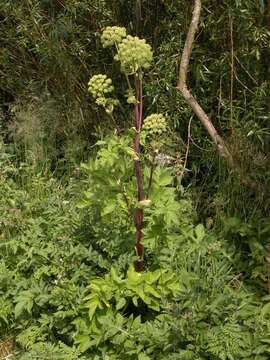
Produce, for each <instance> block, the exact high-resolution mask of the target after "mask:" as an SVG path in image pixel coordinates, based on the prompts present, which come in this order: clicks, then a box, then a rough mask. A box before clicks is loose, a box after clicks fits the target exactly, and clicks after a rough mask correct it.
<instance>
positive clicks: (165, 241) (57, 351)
mask: <svg viewBox="0 0 270 360" xmlns="http://www.w3.org/2000/svg"><path fill="white" fill-rule="evenodd" d="M113 144H114V145H115V144H116V142H114V140H113V139H112V140H111V142H109V143H108V144H102V149H101V150H100V152H99V154H98V156H97V158H96V160H95V161H94V160H93V161H92V162H90V164H88V165H85V166H84V168H85V170H86V172H87V176H88V177H87V179H85V178H84V180H83V179H82V178H81V177H79V178H70V179H69V182H68V184H66V183H65V184H64V183H61V182H60V181H59V180H57V179H55V178H54V177H53V176H48V175H43V174H40V173H36V172H35V171H34V169H33V168H32V167H31V166H27V165H23V164H22V165H20V167H19V168H17V167H15V166H14V165H13V164H12V161H11V159H10V158H9V155H8V154H6V153H5V152H4V151H2V153H1V157H0V195H1V196H0V213H1V220H0V335H1V338H2V339H5V338H6V337H8V336H11V337H14V338H15V341H16V354H15V355H14V357H13V358H14V359H27V360H30V359H39V360H42V359H44V360H45V359H55V360H61V359H63V360H68V359H70V360H75V359H96V360H98V359H112V360H113V359H130V360H132V359H140V360H144V359H145V360H146V359H157V360H158V359H165V358H166V359H186V360H188V359H194V360H197V359H203V360H207V359H212V360H219V359H220V360H226V359H235V360H238V359H245V360H248V359H255V360H264V359H265V360H266V359H269V357H270V321H269V320H270V319H269V317H270V306H269V302H267V301H269V298H267V297H265V298H263V299H262V298H259V297H258V296H256V294H254V293H253V291H251V290H250V288H249V287H247V286H246V285H245V282H244V280H243V279H242V278H241V276H240V274H239V273H238V272H237V271H236V268H235V266H234V262H235V261H234V259H235V257H234V255H235V254H234V253H233V252H232V251H231V250H230V247H228V243H227V242H224V241H223V240H222V238H219V237H218V236H217V235H215V234H214V233H209V232H207V231H206V230H205V229H204V227H203V226H202V225H200V224H199V225H195V224H194V221H193V217H192V206H191V203H190V201H189V200H188V197H186V196H185V194H184V193H183V192H182V193H181V194H177V193H176V191H175V189H174V188H173V187H172V186H171V184H172V180H173V178H172V176H171V172H170V169H167V168H162V167H161V168H158V169H157V171H156V173H155V177H154V181H153V188H152V190H151V194H150V195H151V199H152V204H151V205H150V206H149V207H147V208H146V209H145V213H146V218H145V228H144V245H145V248H146V254H145V258H146V269H145V271H144V272H143V273H137V272H135V271H134V269H133V265H132V263H133V260H134V259H133V256H132V253H133V244H132V239H133V233H134V228H133V224H132V219H130V216H129V214H128V212H127V211H126V209H125V205H124V203H123V199H122V197H121V192H120V191H119V178H118V179H116V178H115V176H116V174H117V176H119V177H120V179H121V182H122V185H123V186H124V187H125V189H130V192H132V191H133V190H132V189H133V188H134V179H132V178H130V177H129V176H126V171H127V170H126V168H125V169H124V168H123V161H119V158H120V159H121V156H122V157H123V158H125V162H124V163H125V164H126V165H127V167H128V166H132V159H131V160H130V161H129V157H128V156H129V155H128V154H127V153H125V152H124V151H122V150H123V146H124V145H123V144H122V147H121V149H122V150H121V151H120V150H119V149H120V148H117V151H118V150H119V153H118V156H116V157H115V159H114V158H113V154H115V152H112V151H110V148H109V147H110V146H111V147H112V146H113ZM115 146H116V145H115ZM117 164H118V165H117ZM117 166H119V168H117ZM110 167H111V168H110ZM105 169H107V172H105ZM112 169H114V171H112ZM121 171H122V172H121ZM145 176H146V177H147V173H146V174H145ZM87 186H88V187H89V189H87ZM83 190H85V192H84V200H83V201H79V200H80V199H82V198H83V195H82V192H83ZM128 196H129V192H128V190H127V198H128ZM115 199H118V200H117V201H118V202H115ZM176 199H177V200H176Z"/></svg>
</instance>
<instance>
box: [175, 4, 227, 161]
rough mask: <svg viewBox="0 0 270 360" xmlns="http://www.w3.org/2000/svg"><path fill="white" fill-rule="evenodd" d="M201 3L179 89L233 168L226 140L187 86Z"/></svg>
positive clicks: (187, 45)
mask: <svg viewBox="0 0 270 360" xmlns="http://www.w3.org/2000/svg"><path fill="white" fill-rule="evenodd" d="M201 5H202V4H201V0H195V2H194V9H193V13H192V19H191V23H190V26H189V30H188V33H187V37H186V42H185V46H184V50H183V54H182V58H181V63H180V68H179V78H178V84H177V89H178V90H179V91H180V92H181V93H182V95H183V97H184V99H185V100H186V101H187V103H188V104H189V105H190V107H191V108H192V110H193V111H194V113H195V114H196V115H197V117H198V118H199V120H200V121H201V123H202V124H203V126H204V127H205V129H206V130H207V132H208V134H209V136H210V137H211V139H212V140H213V142H214V143H215V145H216V146H217V149H218V152H219V154H220V155H221V156H222V157H224V158H225V159H226V160H227V162H228V164H229V166H230V167H231V168H234V160H233V157H232V155H231V153H230V151H229V149H228V147H227V145H226V143H225V141H224V140H223V138H222V137H221V136H220V135H219V134H218V132H217V130H216V129H215V127H214V125H213V123H212V121H211V120H210V118H209V117H208V115H207V114H206V112H205V111H204V110H203V109H202V107H201V106H200V104H199V103H198V102H197V100H196V99H195V98H194V96H193V95H192V94H191V91H190V90H189V89H188V87H187V73H188V66H189V61H190V55H191V51H192V46H193V43H194V38H195V34H196V31H197V28H198V24H199V20H200V14H201V7H202V6H201Z"/></svg>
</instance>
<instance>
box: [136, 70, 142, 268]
mask: <svg viewBox="0 0 270 360" xmlns="http://www.w3.org/2000/svg"><path fill="white" fill-rule="evenodd" d="M135 81H136V99H137V102H136V104H135V105H134V110H135V129H136V135H135V139H134V151H135V153H136V159H135V165H134V168H135V177H136V182H137V199H138V201H141V200H143V199H144V190H143V177H142V166H141V159H140V132H141V126H142V112H143V100H142V82H141V79H140V78H139V77H138V78H136V79H135ZM134 224H135V227H136V235H135V237H136V238H135V241H136V242H135V250H136V255H137V257H138V261H137V262H136V264H135V268H136V270H137V271H142V270H143V245H142V244H141V240H142V236H143V234H142V224H143V209H141V208H137V209H136V210H135V214H134Z"/></svg>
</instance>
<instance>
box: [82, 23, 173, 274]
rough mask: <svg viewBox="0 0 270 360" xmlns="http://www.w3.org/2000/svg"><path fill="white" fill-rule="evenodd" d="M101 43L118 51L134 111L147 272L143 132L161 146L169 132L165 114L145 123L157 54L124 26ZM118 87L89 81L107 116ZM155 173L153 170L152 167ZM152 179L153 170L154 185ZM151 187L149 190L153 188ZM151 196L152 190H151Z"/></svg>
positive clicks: (139, 248)
mask: <svg viewBox="0 0 270 360" xmlns="http://www.w3.org/2000/svg"><path fill="white" fill-rule="evenodd" d="M101 43H102V45H103V47H104V48H108V47H113V48H114V51H115V55H114V60H115V61H117V62H119V63H120V69H121V72H122V73H123V74H124V76H125V79H126V81H127V87H128V89H127V103H128V104H130V105H131V106H133V108H134V129H135V135H134V140H133V149H134V152H135V154H134V156H133V160H134V173H135V177H136V187H137V204H138V205H137V207H136V209H135V210H134V214H133V217H134V225H135V228H136V234H135V251H136V255H137V259H138V260H137V262H136V264H135V267H136V269H137V270H138V271H142V270H143V251H144V248H143V245H142V242H141V241H142V237H143V233H142V228H143V217H144V207H145V206H148V204H149V203H150V201H148V199H147V198H146V196H145V189H144V186H143V171H142V163H141V133H142V131H143V132H144V133H145V135H146V138H148V139H150V141H151V143H152V144H154V143H157V140H158V139H160V137H161V136H162V135H163V134H164V132H165V131H166V128H167V125H166V119H165V117H164V116H163V115H162V114H152V115H149V116H148V117H147V118H145V120H143V76H144V72H145V70H147V69H149V68H150V66H151V63H152V60H153V51H152V49H151V46H150V45H149V44H147V43H146V41H145V39H140V38H138V37H137V36H131V35H128V34H127V31H126V29H125V28H123V27H118V26H110V27H107V28H105V30H104V31H103V33H102V35H101ZM113 91H114V86H113V84H112V80H111V79H109V78H108V77H107V76H106V75H103V74H98V75H94V76H93V77H92V78H91V79H90V81H89V92H90V93H91V94H92V96H93V98H94V99H95V101H96V103H97V104H98V105H100V106H102V107H103V108H104V109H105V110H106V112H107V113H109V114H111V113H112V112H113V111H114V109H115V107H116V106H117V105H118V104H119V101H118V99H116V98H114V97H113V96H112V94H113ZM152 170H153V168H152ZM151 179H152V171H151V177H150V182H151ZM150 185H151V184H149V186H148V189H149V188H150ZM147 193H148V191H147Z"/></svg>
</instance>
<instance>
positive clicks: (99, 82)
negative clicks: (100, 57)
mask: <svg viewBox="0 0 270 360" xmlns="http://www.w3.org/2000/svg"><path fill="white" fill-rule="evenodd" d="M113 90H114V87H113V85H112V80H111V79H109V78H108V77H107V75H103V74H98V75H94V76H92V77H91V79H90V81H89V83H88V91H89V92H90V93H91V94H92V96H93V97H94V98H95V99H96V98H98V97H101V96H102V95H103V94H108V93H111V92H113Z"/></svg>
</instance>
